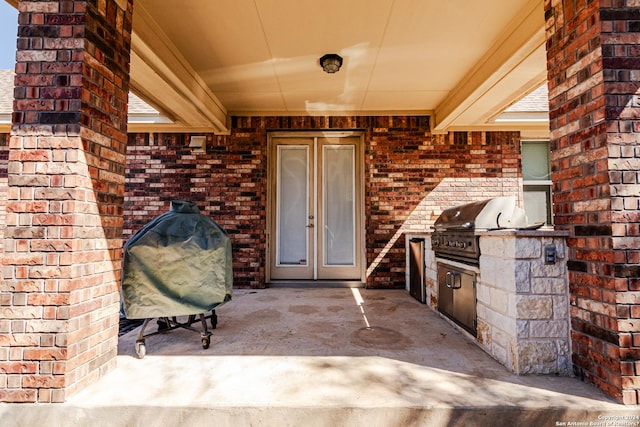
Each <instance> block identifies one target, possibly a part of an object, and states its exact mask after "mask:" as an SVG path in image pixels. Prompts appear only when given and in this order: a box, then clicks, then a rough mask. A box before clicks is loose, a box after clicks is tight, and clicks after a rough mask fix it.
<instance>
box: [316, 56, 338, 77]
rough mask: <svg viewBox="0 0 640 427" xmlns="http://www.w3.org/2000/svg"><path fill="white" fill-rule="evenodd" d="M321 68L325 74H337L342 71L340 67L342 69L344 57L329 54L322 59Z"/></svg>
mask: <svg viewBox="0 0 640 427" xmlns="http://www.w3.org/2000/svg"><path fill="white" fill-rule="evenodd" d="M320 66H321V67H322V69H323V70H324V72H325V73H329V74H333V73H337V72H338V71H339V70H340V67H342V57H340V55H336V54H335V53H327V54H326V55H324V56H323V57H322V58H320Z"/></svg>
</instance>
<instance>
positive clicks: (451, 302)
mask: <svg viewBox="0 0 640 427" xmlns="http://www.w3.org/2000/svg"><path fill="white" fill-rule="evenodd" d="M475 280H476V274H475V273H474V272H471V271H467V270H464V269H461V268H458V267H455V266H452V265H449V264H443V263H438V310H439V311H440V312H441V313H443V314H444V315H446V316H447V317H449V318H450V319H451V320H453V321H454V322H456V323H457V324H458V325H460V326H462V327H463V328H464V329H465V330H467V331H468V332H469V333H471V334H472V335H473V336H476V289H475Z"/></svg>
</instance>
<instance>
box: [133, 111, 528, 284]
mask: <svg viewBox="0 0 640 427" xmlns="http://www.w3.org/2000/svg"><path fill="white" fill-rule="evenodd" d="M345 129H350V130H361V131H363V132H364V141H365V216H366V225H365V227H366V260H367V285H368V286H369V287H395V288H403V287H404V282H405V276H404V264H405V254H404V234H403V233H404V232H409V231H411V230H424V228H425V227H428V225H429V224H431V223H432V222H433V220H434V219H435V217H437V215H438V214H439V213H440V209H441V207H442V206H445V207H446V206H452V205H455V204H459V203H463V202H467V201H471V200H478V199H483V198H487V197H493V196H498V195H503V194H514V193H517V192H518V191H519V190H518V189H519V186H518V183H519V181H518V179H519V178H518V177H519V172H518V171H519V161H520V150H519V136H518V134H517V133H514V132H505V133H483V132H470V133H457V132H456V133H452V134H448V135H437V136H432V135H431V133H430V130H429V118H428V117H387V116H384V117H239V118H238V117H236V118H234V119H233V122H232V129H231V134H230V135H229V136H214V135H207V152H206V153H198V152H192V151H191V150H190V149H189V148H188V141H189V138H190V136H191V135H188V134H151V135H149V134H137V135H130V136H129V147H128V149H127V187H126V188H127V190H126V198H125V239H126V238H128V237H130V236H131V235H132V234H133V233H134V232H136V231H137V230H139V229H140V228H141V227H142V226H143V225H144V224H146V223H147V222H149V221H150V220H151V219H152V218H154V217H155V216H157V215H159V214H161V213H163V212H165V211H166V210H167V209H168V208H169V201H170V200H171V199H173V198H185V199H189V200H193V201H195V202H196V203H197V204H198V205H199V207H200V208H201V209H202V210H203V212H204V213H206V214H207V215H209V216H211V218H212V219H214V220H215V221H216V222H218V223H220V224H221V225H222V226H223V227H224V228H225V229H226V230H227V231H228V232H229V234H230V235H231V238H232V242H233V247H234V276H235V278H234V280H235V285H236V286H248V287H262V286H264V283H265V274H266V273H265V263H266V238H267V237H266V224H267V222H266V208H265V207H266V205H267V203H266V201H267V195H266V188H267V183H266V179H267V132H268V131H282V130H345Z"/></svg>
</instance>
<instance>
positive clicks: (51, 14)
mask: <svg viewBox="0 0 640 427" xmlns="http://www.w3.org/2000/svg"><path fill="white" fill-rule="evenodd" d="M120 5H124V7H125V8H126V9H125V10H123V9H121V8H120ZM132 10H133V6H132V3H131V1H121V0H104V1H100V2H85V1H48V2H41V1H27V0H24V1H21V2H20V4H19V16H18V23H19V27H18V41H17V48H18V50H17V53H16V59H17V64H16V78H15V90H14V96H15V101H14V112H13V116H12V122H13V126H12V131H11V132H12V133H11V139H10V144H9V154H8V169H7V170H8V185H9V189H8V193H7V201H6V230H5V240H4V254H3V277H4V280H3V282H2V284H1V285H0V310H1V314H0V319H2V320H1V321H0V322H1V326H0V345H1V346H2V347H1V349H0V386H1V388H0V401H9V402H62V401H64V400H65V399H66V397H67V396H68V395H69V394H71V393H73V392H74V391H76V390H78V389H79V388H82V387H83V386H84V385H86V384H87V383H90V382H92V381H94V380H96V379H97V378H99V377H100V376H102V375H104V374H105V373H106V372H107V371H108V370H110V369H111V368H113V367H114V366H115V356H116V353H117V337H118V308H119V295H118V288H117V284H118V282H119V274H120V269H121V265H120V260H121V247H122V215H123V209H122V205H123V198H124V167H125V148H126V126H127V123H126V121H127V116H126V111H127V96H128V92H129V85H128V79H129V75H128V73H129V71H128V68H129V45H130V37H131V35H130V28H131V18H132Z"/></svg>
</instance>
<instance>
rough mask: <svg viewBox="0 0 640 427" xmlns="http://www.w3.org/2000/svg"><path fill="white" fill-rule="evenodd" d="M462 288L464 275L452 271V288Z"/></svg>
mask: <svg viewBox="0 0 640 427" xmlns="http://www.w3.org/2000/svg"><path fill="white" fill-rule="evenodd" d="M460 288H462V276H461V275H460V274H459V273H456V272H454V271H452V272H451V289H460Z"/></svg>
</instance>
